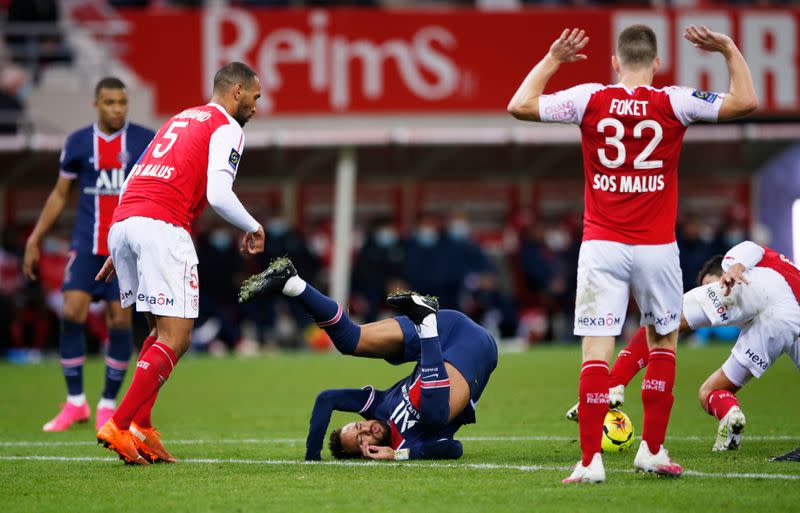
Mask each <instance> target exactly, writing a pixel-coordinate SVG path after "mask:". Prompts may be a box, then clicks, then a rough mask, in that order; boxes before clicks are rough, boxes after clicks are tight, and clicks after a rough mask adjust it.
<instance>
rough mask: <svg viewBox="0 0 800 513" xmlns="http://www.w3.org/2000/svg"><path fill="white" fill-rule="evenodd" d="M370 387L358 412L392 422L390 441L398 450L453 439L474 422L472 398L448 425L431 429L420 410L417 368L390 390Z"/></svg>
mask: <svg viewBox="0 0 800 513" xmlns="http://www.w3.org/2000/svg"><path fill="white" fill-rule="evenodd" d="M367 389H368V390H370V396H369V398H368V399H367V403H366V404H365V406H364V409H363V410H362V411H360V412H359V413H360V414H361V416H362V417H364V418H365V419H377V420H382V421H384V422H386V423H387V424H388V425H389V430H390V436H391V438H390V443H391V446H392V449H395V450H398V449H411V450H412V451H413V450H414V449H415V448H417V447H420V446H421V445H422V444H424V443H425V442H427V441H436V440H446V439H452V438H453V435H454V434H455V432H456V431H458V429H459V428H460V427H461V426H463V425H464V424H473V423H474V422H475V409H474V404H473V403H472V401H470V404H468V405H467V407H466V408H464V411H463V412H461V414H460V415H458V416H457V417H456V418H454V419H453V420H451V421H450V422H448V423H447V424H446V425H444V426H437V427H435V428H432V429H431V428H429V427H428V426H426V424H425V422H423V421H422V415H421V414H420V411H419V404H420V401H419V398H420V375H419V369H414V372H413V373H412V374H411V375H410V376H408V377H406V378H403V379H401V380H400V381H398V382H397V383H395V384H394V385H392V386H391V387H390V388H389V389H387V390H375V389H373V388H372V387H367Z"/></svg>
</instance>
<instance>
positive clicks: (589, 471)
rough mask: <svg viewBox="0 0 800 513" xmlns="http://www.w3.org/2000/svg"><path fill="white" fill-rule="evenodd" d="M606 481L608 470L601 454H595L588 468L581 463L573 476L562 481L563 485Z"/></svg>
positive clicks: (576, 466)
mask: <svg viewBox="0 0 800 513" xmlns="http://www.w3.org/2000/svg"><path fill="white" fill-rule="evenodd" d="M605 481H606V469H605V467H604V466H603V458H602V456H600V453H599V452H598V453H595V455H594V456H593V457H592V461H591V462H589V465H588V466H586V467H584V466H583V465H582V464H581V462H580V461H579V462H578V464H577V465H575V468H574V469H573V470H572V474H570V475H569V477H568V478H566V479H562V480H561V482H562V483H604V482H605Z"/></svg>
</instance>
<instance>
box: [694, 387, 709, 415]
mask: <svg viewBox="0 0 800 513" xmlns="http://www.w3.org/2000/svg"><path fill="white" fill-rule="evenodd" d="M710 393H711V387H709V386H708V384H707V383H703V384H702V385H700V390H698V391H697V400H698V401H700V407H701V408H703V409H704V410H705V409H706V401H708V395H709V394H710Z"/></svg>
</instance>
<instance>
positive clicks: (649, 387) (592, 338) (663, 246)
mask: <svg viewBox="0 0 800 513" xmlns="http://www.w3.org/2000/svg"><path fill="white" fill-rule="evenodd" d="M684 37H685V38H686V39H688V40H689V41H690V42H691V43H693V44H694V45H695V46H696V47H698V48H700V49H702V50H706V51H713V52H719V53H721V54H722V55H723V57H724V58H725V62H726V64H727V66H728V72H729V74H730V79H731V81H730V88H729V90H728V92H727V93H725V94H718V93H707V92H703V91H695V90H692V89H688V88H685V87H667V88H664V89H656V88H654V87H652V86H651V84H652V82H653V76H654V75H655V73H656V72H657V71H658V68H659V65H660V62H661V61H660V60H659V58H658V54H657V48H656V37H655V33H654V32H653V31H652V30H651V29H650V28H649V27H647V26H644V25H632V26H630V27H627V28H626V29H625V30H623V31H622V32H621V33H620V35H619V39H618V42H617V49H616V53H615V55H613V56H612V57H611V65H612V67H613V68H614V71H615V72H616V73H617V75H618V76H619V83H617V84H615V85H609V86H606V85H602V84H581V85H577V86H575V87H573V88H570V89H567V90H564V91H559V92H557V93H555V94H543V91H544V88H545V86H546V84H547V82H548V80H549V79H550V77H552V76H553V74H554V73H555V72H556V71H557V70H558V68H559V67H560V66H561V64H564V63H571V62H576V61H581V60H583V59H586V58H587V57H586V55H585V54H582V53H580V52H581V51H582V50H583V49H584V48H585V47H586V45H587V43H588V41H589V38H588V37H587V36H586V35H585V33H584V31H582V30H578V29H574V30H572V31H570V30H569V29H567V30H564V32H563V33H562V34H561V37H559V38H558V39H557V40H556V41H555V42H554V43H553V44H552V46H551V47H550V51H549V52H548V54H547V55H546V56H545V57H544V58H543V59H542V60H541V61H540V62H539V63H538V64H537V65H536V66H535V67H534V68H533V70H531V72H530V73H529V74H528V76H527V77H526V78H525V80H524V81H523V82H522V84H521V85H520V87H519V89H518V90H517V92H516V94H515V95H514V97H513V98H512V99H511V102H510V103H509V105H508V110H509V112H510V113H511V114H512V115H513V116H514V117H516V118H518V119H522V120H528V121H546V122H560V123H573V124H576V125H578V126H579V127H580V130H581V139H582V148H583V160H584V175H585V176H586V186H585V194H584V197H585V211H584V231H583V243H582V245H581V249H580V255H579V258H578V280H577V282H578V283H577V293H576V301H575V330H574V333H575V334H576V335H579V336H581V337H583V365H582V367H581V373H580V379H579V387H578V391H579V394H578V395H579V401H580V408H579V410H578V412H579V415H580V441H581V452H582V457H581V461H579V462H578V464H577V466H576V467H575V469H574V471H573V472H572V474H571V475H570V476H569V477H568V478H567V479H565V480H564V482H566V483H575V482H602V481H605V469H604V467H603V461H602V458H601V455H600V441H601V435H602V430H601V428H602V424H603V419H604V417H605V415H606V412H607V411H608V406H609V398H608V389H609V386H608V384H609V382H608V380H609V371H608V362H609V360H610V358H611V356H612V352H613V349H614V337H616V336H618V335H619V334H620V332H621V330H622V324H623V322H624V319H625V312H626V310H627V306H628V298H629V294H630V293H631V292H632V293H633V297H634V299H635V301H636V303H637V304H638V305H639V309H640V311H641V312H642V321H641V322H642V324H643V325H645V326H647V342H648V345H649V347H650V349H651V351H650V356H649V364H648V367H647V375H646V376H645V379H644V381H643V384H642V402H643V404H644V428H643V430H642V431H643V433H642V443H641V445H640V446H639V450H638V452H637V454H636V457H635V459H634V467H635V468H636V469H637V470H641V471H647V472H654V473H657V474H662V475H669V476H678V475H680V474H681V472H682V469H681V467H680V466H679V465H677V464H675V463H674V462H672V461H671V460H670V458H669V455H668V454H667V451H666V450H665V449H664V447H663V441H664V436H665V434H666V429H667V423H668V421H669V414H670V410H671V408H672V401H673V397H672V388H673V382H674V379H675V347H676V343H677V328H678V323H679V320H680V309H681V296H682V292H683V291H682V284H681V283H682V281H681V270H680V267H679V265H678V247H677V245H676V243H675V219H676V214H677V199H678V175H677V166H678V157H679V154H680V147H681V141H682V140H683V135H684V133H685V132H686V128H687V127H688V126H689V125H690V124H692V123H694V122H696V121H724V120H728V119H732V118H735V117H739V116H743V115H745V114H747V113H749V112H752V111H753V110H755V108H756V107H757V104H758V101H757V98H756V94H755V90H754V88H753V82H752V79H751V77H750V71H749V70H748V67H747V64H746V63H745V61H744V58H743V57H742V54H741V53H740V52H739V50H738V49H737V48H736V45H735V44H734V43H733V41H732V40H731V39H730V38H729V37H728V36H725V35H723V34H719V33H716V32H712V31H710V30H708V29H707V28H705V27H699V28H697V27H694V26H690V27H688V28H687V29H686V31H685V32H684Z"/></svg>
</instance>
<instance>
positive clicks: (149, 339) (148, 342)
mask: <svg viewBox="0 0 800 513" xmlns="http://www.w3.org/2000/svg"><path fill="white" fill-rule="evenodd" d="M156 340H157V339H156V337H153V336H151V335H148V336H147V338H146V339H144V342H142V350H141V351H139V357H138V358H136V361H137V362H138V361H139V360H141V359H142V357H143V356H144V354H145V353H146V352H147V350H148V349H150V346H152V345H153V344H154V343H155V342H156Z"/></svg>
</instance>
